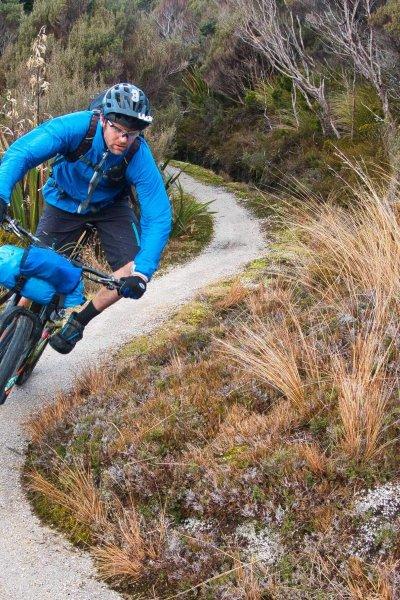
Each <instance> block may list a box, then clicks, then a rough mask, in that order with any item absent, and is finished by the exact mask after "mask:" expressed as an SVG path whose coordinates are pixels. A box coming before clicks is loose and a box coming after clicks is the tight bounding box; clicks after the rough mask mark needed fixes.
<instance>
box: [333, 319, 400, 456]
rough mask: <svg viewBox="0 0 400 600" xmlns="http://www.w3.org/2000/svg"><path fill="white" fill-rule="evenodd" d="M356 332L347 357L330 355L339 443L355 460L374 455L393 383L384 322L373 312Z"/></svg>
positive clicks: (381, 432) (379, 449)
mask: <svg viewBox="0 0 400 600" xmlns="http://www.w3.org/2000/svg"><path fill="white" fill-rule="evenodd" d="M370 318H371V321H372V322H371V323H370V324H369V325H368V326H367V327H363V329H362V331H361V332H360V333H358V334H357V336H356V338H355V340H354V342H353V344H352V346H351V348H350V350H351V352H350V357H349V358H348V359H345V357H343V356H339V355H336V356H334V357H333V372H334V384H335V386H336V389H337V391H338V394H339V398H338V411H339V416H340V419H341V424H342V429H343V435H342V437H341V440H340V444H341V446H342V448H343V450H344V451H345V453H346V454H348V455H349V456H351V457H353V458H356V459H361V458H363V459H366V460H368V459H370V458H373V457H374V456H375V455H376V454H377V453H378V452H379V451H381V450H382V449H383V447H384V446H383V445H382V444H381V439H382V435H383V433H384V430H385V419H386V414H387V406H388V401H389V397H390V394H391V392H392V388H393V383H391V378H390V377H389V376H388V372H387V364H386V363H387V357H388V354H389V351H390V345H389V347H388V348H386V349H385V348H383V347H382V342H383V339H384V324H383V323H382V320H381V318H379V319H378V322H377V320H376V318H375V317H374V315H372V316H371V317H370Z"/></svg>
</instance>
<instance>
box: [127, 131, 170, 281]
mask: <svg viewBox="0 0 400 600" xmlns="http://www.w3.org/2000/svg"><path fill="white" fill-rule="evenodd" d="M126 176H127V179H128V181H129V183H131V184H132V185H134V186H135V188H136V193H137V196H138V200H139V205H140V227H141V239H140V250H139V252H138V254H137V255H136V257H135V270H136V271H138V272H140V273H143V275H146V276H147V277H148V278H150V277H151V276H152V275H153V273H154V271H156V269H157V267H158V263H159V261H160V257H161V253H162V251H163V250H164V247H165V245H166V243H167V241H168V238H169V234H170V232H171V221H172V211H171V203H170V200H169V198H168V195H167V192H166V190H165V185H164V181H163V179H162V177H161V173H160V171H159V170H158V167H157V165H156V163H155V160H154V158H153V156H152V154H151V151H150V149H149V147H148V145H147V143H146V142H145V141H144V140H142V141H141V145H140V148H139V150H138V151H137V152H136V154H135V156H134V157H133V159H132V160H131V162H130V163H129V167H128V170H127V173H126Z"/></svg>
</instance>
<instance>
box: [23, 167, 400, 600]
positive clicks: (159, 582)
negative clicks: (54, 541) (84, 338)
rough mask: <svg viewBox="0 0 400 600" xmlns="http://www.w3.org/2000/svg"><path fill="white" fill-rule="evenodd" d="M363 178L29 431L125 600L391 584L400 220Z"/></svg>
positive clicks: (46, 482) (54, 490)
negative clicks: (350, 202)
mask: <svg viewBox="0 0 400 600" xmlns="http://www.w3.org/2000/svg"><path fill="white" fill-rule="evenodd" d="M362 185H363V187H362V189H361V188H360V190H354V191H353V195H354V198H355V203H356V204H355V207H354V208H351V207H350V208H343V207H340V206H335V207H334V206H333V205H332V206H330V205H323V206H322V205H320V206H317V205H313V207H312V210H311V211H308V210H307V211H306V210H303V211H298V212H297V213H296V214H295V215H293V213H291V215H290V219H289V217H288V218H287V220H286V224H287V229H286V230H285V231H282V232H281V233H280V244H278V245H276V251H275V252H274V253H273V254H272V255H271V256H270V257H269V258H268V259H267V260H266V261H265V260H264V261H256V263H254V264H253V265H251V266H250V267H249V269H248V270H247V271H246V273H244V274H243V276H242V277H241V278H240V280H238V279H236V280H234V281H231V282H224V283H221V284H218V285H216V286H213V287H212V288H210V289H208V290H205V291H204V293H203V294H202V295H201V296H199V298H198V299H197V300H196V301H195V302H193V303H192V304H190V305H189V306H187V307H185V308H184V309H182V310H181V311H180V312H178V313H177V315H175V316H174V317H173V318H172V319H171V321H170V322H169V323H168V324H167V325H166V326H165V327H164V328H161V329H160V330H159V331H157V332H156V333H155V334H154V335H153V336H152V337H149V338H143V337H142V338H138V339H137V340H133V341H132V343H131V344H130V345H129V347H128V348H126V349H125V350H124V352H122V353H121V354H120V356H119V357H118V360H117V365H116V366H115V365H114V367H113V369H112V370H110V368H109V369H106V368H101V369H99V370H98V371H96V372H93V373H92V374H91V375H90V376H89V377H88V378H87V379H86V380H85V381H81V382H80V383H79V384H78V385H77V387H76V389H75V390H74V391H72V392H71V393H70V394H68V395H66V396H64V397H63V398H60V399H59V400H58V404H57V403H56V405H55V408H54V409H52V410H51V409H46V410H45V411H44V412H43V413H42V415H41V416H39V417H38V418H36V419H35V420H34V421H35V423H36V424H35V425H34V424H33V422H32V423H31V424H30V426H29V427H30V431H31V435H32V440H33V441H32V445H31V449H30V456H29V467H30V470H31V476H30V486H31V489H33V490H34V494H36V496H35V502H38V501H39V500H40V499H43V497H46V498H48V499H49V501H51V502H52V503H53V504H54V503H55V504H57V503H58V504H59V505H61V506H62V507H63V509H64V510H66V511H69V512H70V513H71V514H72V513H73V514H74V515H75V517H76V518H77V519H79V520H80V522H82V523H84V524H85V526H86V527H88V528H89V529H90V532H91V535H90V545H91V546H92V552H93V554H94V556H95V557H96V560H97V564H98V565H99V571H100V573H101V575H102V576H103V577H104V578H105V579H107V580H109V581H110V582H111V583H112V584H113V585H115V586H117V587H118V589H120V590H122V591H123V592H124V594H125V595H126V596H127V597H131V598H135V599H139V600H144V599H145V598H146V599H147V598H150V597H154V598H158V599H159V600H166V598H173V597H181V596H182V597H185V596H186V597H188V598H191V597H193V598H194V597H196V598H199V599H201V600H208V599H210V598H212V599H213V600H214V599H215V600H226V599H227V598H229V599H230V600H231V599H232V600H236V599H237V600H239V599H240V600H241V599H242V598H251V599H254V600H258V599H261V598H266V597H268V598H274V600H275V599H276V600H298V599H299V598H301V600H303V599H304V600H314V599H315V598H317V597H318V598H321V599H325V598H326V599H328V598H329V600H331V599H332V600H342V599H349V600H351V599H353V598H354V599H358V598H371V599H372V598H376V599H389V598H395V597H396V593H397V592H396V589H397V590H398V588H399V579H398V571H396V569H397V566H396V564H397V561H398V535H399V532H400V526H399V525H398V523H399V518H400V512H399V503H398V502H397V501H396V497H397V496H396V493H395V490H396V489H397V488H396V485H397V483H396V482H397V478H398V451H399V424H398V376H399V370H398V365H399V359H400V356H399V351H400V338H399V329H398V322H399V317H400V314H399V313H400V311H399V302H398V297H399V294H398V292H399V290H398V283H397V280H398V267H399V264H398V260H399V247H400V244H399V243H398V242H399V241H400V240H399V238H398V235H399V234H398V232H397V229H396V228H398V225H399V223H398V220H399V216H398V211H397V205H392V206H388V205H387V204H386V201H385V196H384V194H383V195H382V194H381V190H379V189H376V188H374V187H373V184H372V183H371V182H370V181H369V180H368V179H364V180H363V181H362ZM288 223H289V224H288ZM111 374H112V375H111ZM107 378H108V382H107ZM388 482H393V486H394V487H393V486H392V487H391V486H390V485H388ZM368 490H370V491H371V490H372V491H373V492H374V493H373V494H372V495H371V494H369V492H368ZM363 498H364V500H362V499H363ZM365 498H367V500H365ZM371 498H372V499H371ZM363 502H364V504H363ZM371 503H372V504H373V506H371ZM360 506H361V507H363V506H364V508H361V509H360V508H359V507H360ZM357 507H358V508H357ZM52 520H53V522H54V523H55V524H56V525H57V524H58V525H59V526H60V523H57V516H55V517H54V514H53V517H52ZM64 529H65V527H64Z"/></svg>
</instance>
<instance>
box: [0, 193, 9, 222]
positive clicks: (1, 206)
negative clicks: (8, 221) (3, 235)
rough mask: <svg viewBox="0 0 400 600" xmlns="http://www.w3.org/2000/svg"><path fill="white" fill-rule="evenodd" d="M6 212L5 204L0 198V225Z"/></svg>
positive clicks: (6, 205)
mask: <svg viewBox="0 0 400 600" xmlns="http://www.w3.org/2000/svg"><path fill="white" fill-rule="evenodd" d="M7 211H8V204H7V202H4V200H2V199H1V198H0V225H1V224H2V223H3V221H4V219H5V218H6V216H7Z"/></svg>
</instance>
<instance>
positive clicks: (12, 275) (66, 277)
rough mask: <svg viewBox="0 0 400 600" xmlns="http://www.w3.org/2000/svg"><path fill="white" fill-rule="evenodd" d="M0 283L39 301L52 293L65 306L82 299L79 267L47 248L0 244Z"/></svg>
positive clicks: (51, 296) (46, 300) (80, 301)
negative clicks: (60, 298)
mask: <svg viewBox="0 0 400 600" xmlns="http://www.w3.org/2000/svg"><path fill="white" fill-rule="evenodd" d="M0 285H2V286H3V287H5V288H8V289H9V290H15V291H18V292H19V293H20V294H21V295H22V296H24V297H25V298H29V299H30V300H33V301H34V302H38V303H39V304H44V305H46V304H49V303H50V302H51V301H52V300H53V299H54V296H55V295H59V296H61V297H63V298H62V305H63V306H64V307H65V308H69V307H73V306H77V305H78V304H83V303H84V302H85V297H84V290H83V281H82V269H81V268H80V267H77V266H75V265H73V264H72V263H71V261H69V260H68V258H66V257H64V256H61V255H60V254H58V253H57V252H55V251H54V250H51V249H50V248H41V247H39V246H29V248H27V249H24V248H19V247H18V246H12V245H6V246H0Z"/></svg>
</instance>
